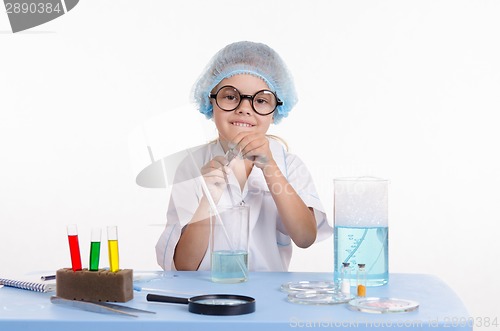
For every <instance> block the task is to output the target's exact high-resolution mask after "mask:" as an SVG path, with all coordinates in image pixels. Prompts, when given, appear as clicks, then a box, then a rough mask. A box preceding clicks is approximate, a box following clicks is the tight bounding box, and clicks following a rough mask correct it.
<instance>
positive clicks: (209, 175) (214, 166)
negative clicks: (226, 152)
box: [201, 156, 231, 203]
mask: <svg viewBox="0 0 500 331" xmlns="http://www.w3.org/2000/svg"><path fill="white" fill-rule="evenodd" d="M226 162H227V161H226V159H225V158H224V157H223V156H216V157H214V158H213V159H212V160H210V161H209V162H208V163H207V164H205V165H204V166H203V167H202V168H201V174H202V175H203V179H204V180H205V183H206V184H207V186H208V191H209V192H210V195H211V196H212V199H213V200H214V202H215V203H217V202H218V201H219V199H220V197H221V196H222V193H223V192H224V190H225V188H226V178H227V175H228V174H229V173H230V172H231V170H230V169H229V168H228V167H227V166H226V165H225V164H226Z"/></svg>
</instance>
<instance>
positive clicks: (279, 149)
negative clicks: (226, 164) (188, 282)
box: [156, 139, 332, 271]
mask: <svg viewBox="0 0 500 331" xmlns="http://www.w3.org/2000/svg"><path fill="white" fill-rule="evenodd" d="M269 146H270V149H271V152H272V154H273V158H274V159H275V161H276V163H277V164H278V166H279V168H280V170H281V172H282V173H283V175H284V176H285V177H286V178H287V180H288V182H289V183H290V184H291V185H292V187H293V188H294V189H295V191H296V192H297V193H298V195H299V196H300V197H301V198H302V200H303V201H304V203H305V204H306V205H307V206H308V207H311V208H313V209H314V215H315V217H316V223H317V228H318V234H317V239H316V241H320V240H323V239H326V238H328V237H329V236H330V235H331V234H332V228H331V226H330V225H329V224H328V221H327V219H326V214H325V211H324V208H323V206H322V204H321V201H320V200H319V198H318V194H317V193H316V188H315V186H314V183H313V181H312V178H311V175H310V173H309V171H308V170H307V168H306V166H305V165H304V163H302V161H301V160H300V159H299V158H298V157H297V156H295V155H293V154H290V153H288V152H287V151H286V150H285V149H284V148H283V146H282V145H281V144H280V143H279V142H277V141H276V140H274V139H270V140H269ZM190 152H191V155H192V158H191V157H189V156H188V157H186V158H185V159H184V160H183V161H182V162H181V164H180V166H179V167H178V170H177V172H176V175H175V178H176V179H175V182H174V184H173V186H172V193H171V197H170V203H169V206H168V211H167V225H166V227H165V230H164V231H163V233H162V234H161V236H160V239H159V240H158V243H157V244H156V257H157V261H158V264H159V265H160V266H161V267H162V268H163V269H165V270H175V266H174V263H173V256H174V250H175V247H176V245H177V242H178V241H179V238H180V236H181V232H182V229H183V227H184V226H186V224H188V223H189V221H190V220H191V218H192V216H193V214H194V212H195V211H196V209H197V207H198V205H199V201H200V199H201V197H202V196H203V191H202V187H201V184H200V183H201V182H200V180H202V179H201V178H202V177H201V174H200V172H199V169H200V168H201V167H202V166H203V165H204V164H206V163H207V162H208V161H210V160H211V159H213V157H214V156H216V155H224V151H223V149H222V146H221V145H220V144H219V143H218V142H214V143H209V144H206V145H202V146H201V147H195V148H193V149H191V150H190ZM193 161H194V162H195V163H196V168H195V167H194V166H193ZM195 177H197V178H195ZM228 181H229V183H230V185H231V187H232V189H231V193H232V196H233V200H237V201H238V202H239V201H242V200H243V201H244V202H245V204H246V205H248V206H250V239H249V254H248V255H249V256H248V258H249V268H250V271H287V270H288V266H289V264H290V259H291V257H292V245H291V238H290V237H289V236H288V234H287V233H286V230H285V228H284V225H283V223H282V222H281V220H280V217H279V214H278V211H277V208H276V205H275V203H274V200H273V198H272V196H271V193H270V191H269V188H268V187H267V184H266V182H265V180H264V175H263V173H262V170H261V169H259V168H257V167H253V169H252V171H251V173H250V175H249V177H248V180H247V182H246V184H245V186H244V189H243V192H242V191H241V189H240V186H239V184H238V182H237V179H236V177H235V176H234V175H233V174H232V173H231V174H229V176H228ZM230 204H231V200H230V196H229V194H228V191H227V190H226V192H224V193H223V195H222V197H221V198H220V200H219V202H218V205H219V206H225V205H230ZM198 270H210V252H209V249H208V250H207V253H206V254H205V257H204V258H203V260H202V262H201V264H200V266H199V269H198Z"/></svg>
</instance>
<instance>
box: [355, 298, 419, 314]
mask: <svg viewBox="0 0 500 331" xmlns="http://www.w3.org/2000/svg"><path fill="white" fill-rule="evenodd" d="M418 306H419V304H418V302H416V301H413V300H406V299H396V298H377V297H371V298H357V299H353V300H351V301H349V308H350V309H352V310H356V311H361V312H364V313H375V314H384V313H407V312H410V311H414V310H416V309H418Z"/></svg>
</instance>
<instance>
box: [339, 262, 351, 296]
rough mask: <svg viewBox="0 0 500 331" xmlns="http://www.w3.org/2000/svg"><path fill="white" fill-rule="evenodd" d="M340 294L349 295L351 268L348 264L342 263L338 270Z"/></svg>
mask: <svg viewBox="0 0 500 331" xmlns="http://www.w3.org/2000/svg"><path fill="white" fill-rule="evenodd" d="M340 292H342V294H345V295H350V294H351V268H350V267H349V262H342V268H341V269H340Z"/></svg>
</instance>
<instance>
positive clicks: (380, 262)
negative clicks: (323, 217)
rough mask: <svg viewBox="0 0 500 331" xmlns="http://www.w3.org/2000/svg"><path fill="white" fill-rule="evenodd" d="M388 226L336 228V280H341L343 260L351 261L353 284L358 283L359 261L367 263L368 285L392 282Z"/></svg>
mask: <svg viewBox="0 0 500 331" xmlns="http://www.w3.org/2000/svg"><path fill="white" fill-rule="evenodd" d="M388 239H389V228H388V227H349V226H335V227H334V268H335V269H334V280H335V282H338V281H339V279H340V268H341V267H342V263H343V262H349V263H350V268H351V285H355V284H356V270H357V265H358V263H364V264H365V265H366V271H367V280H366V282H367V286H380V285H384V284H386V283H387V282H388V281H389V258H388V255H389V245H388Z"/></svg>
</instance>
